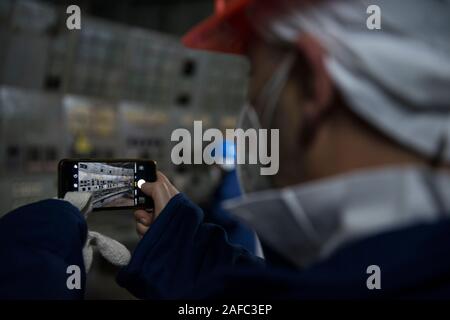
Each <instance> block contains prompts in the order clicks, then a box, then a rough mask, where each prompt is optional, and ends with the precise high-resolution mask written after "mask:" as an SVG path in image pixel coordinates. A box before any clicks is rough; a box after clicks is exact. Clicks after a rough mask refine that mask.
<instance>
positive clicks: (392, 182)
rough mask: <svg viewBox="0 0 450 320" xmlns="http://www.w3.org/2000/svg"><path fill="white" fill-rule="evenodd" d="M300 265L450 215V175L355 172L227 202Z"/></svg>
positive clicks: (408, 169)
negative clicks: (352, 244)
mask: <svg viewBox="0 0 450 320" xmlns="http://www.w3.org/2000/svg"><path fill="white" fill-rule="evenodd" d="M224 208H225V209H226V210H228V211H229V212H231V213H232V214H233V215H235V216H237V217H238V218H239V219H241V220H243V221H245V222H246V223H248V224H249V225H250V226H251V227H252V228H253V229H254V230H255V231H256V233H257V235H258V237H259V238H260V239H261V240H262V241H263V242H264V243H265V244H266V245H269V246H270V247H271V248H272V249H273V250H276V251H277V252H278V253H279V254H281V255H282V256H284V257H285V258H286V259H288V260H290V261H291V262H292V263H293V264H295V265H296V266H298V267H304V266H307V265H310V264H311V263H314V262H316V261H318V260H320V259H322V258H326V257H327V256H329V255H330V254H331V253H333V252H334V251H335V250H337V249H338V248H339V247H341V246H342V245H344V244H346V243H349V242H351V241H354V240H357V239H361V238H364V237H367V236H370V235H375V234H378V233H380V232H384V231H387V230H395V229H400V228H404V227H408V226H412V225H414V224H417V223H424V222H432V221H436V220H437V219H440V218H442V217H444V216H448V215H450V175H449V174H447V173H440V172H433V171H432V170H429V169H427V168H423V167H385V168H378V169H372V170H361V171H355V172H352V173H348V174H343V175H340V176H335V177H330V178H328V179H322V180H320V181H315V182H310V183H306V184H302V185H297V186H292V187H289V188H284V189H281V190H266V191H261V192H255V193H252V194H249V195H247V197H245V198H236V199H231V200H228V201H226V202H225V203H224Z"/></svg>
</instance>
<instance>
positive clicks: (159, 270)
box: [0, 0, 450, 299]
mask: <svg viewBox="0 0 450 320" xmlns="http://www.w3.org/2000/svg"><path fill="white" fill-rule="evenodd" d="M373 4H376V5H378V7H379V8H380V9H381V29H375V30H372V29H370V28H368V27H367V23H366V22H367V21H366V20H367V17H368V16H367V13H366V12H367V11H366V10H367V8H368V7H369V3H367V2H365V1H362V0H338V1H306V0H305V1H300V0H298V1H288V0H286V1H271V0H259V1H253V0H236V1H227V2H224V1H218V6H217V9H218V11H217V14H216V15H214V16H213V17H211V18H209V19H208V20H206V21H205V22H204V23H202V24H200V25H199V26H198V27H195V28H194V29H193V30H192V31H190V32H189V33H188V34H187V35H186V36H185V37H184V38H183V42H184V43H185V44H186V45H187V46H189V47H192V48H198V49H204V50H216V51H223V52H228V53H234V54H245V55H246V56H247V57H248V58H249V60H250V63H251V79H250V88H249V98H250V105H249V106H246V107H245V108H244V112H243V114H242V122H241V125H242V127H246V126H247V125H248V124H252V125H253V126H254V127H263V128H268V129H272V128H279V130H280V131H279V133H280V146H279V150H280V166H279V172H278V173H277V174H276V175H274V176H272V177H271V178H270V179H263V178H264V177H261V176H258V175H255V176H250V178H253V180H254V181H244V180H243V181H241V183H242V186H243V189H244V191H246V192H247V193H246V195H245V196H244V197H242V198H239V199H233V200H230V202H228V204H227V206H226V209H227V210H229V211H230V212H233V213H234V214H235V215H236V216H237V217H239V218H240V219H242V220H244V221H246V223H248V225H250V226H251V227H253V229H254V230H255V231H256V233H257V235H258V238H259V239H260V241H261V244H262V247H263V253H264V258H261V257H259V256H256V255H254V254H253V253H251V252H249V251H248V250H246V249H245V248H243V247H242V246H239V245H236V244H233V243H231V242H230V241H229V238H228V235H227V233H226V231H225V230H224V229H223V228H222V227H220V226H219V225H216V224H214V223H206V222H205V217H204V214H203V212H202V211H201V209H200V208H199V207H198V206H197V205H195V204H194V203H192V202H191V201H190V200H189V199H188V198H187V197H186V196H185V195H183V194H182V193H180V192H179V191H178V190H177V189H176V188H175V187H174V186H173V185H172V184H171V183H170V181H169V179H167V177H165V175H164V174H163V173H161V172H159V173H158V175H157V181H156V182H154V183H145V184H144V185H142V190H143V191H144V192H145V193H146V194H147V195H148V196H150V197H152V198H153V199H154V205H155V206H154V209H153V211H152V212H147V211H144V210H138V211H136V212H135V217H136V229H137V232H138V234H139V235H141V236H142V238H141V240H140V242H139V244H138V246H137V247H136V249H135V251H134V252H133V255H132V257H131V260H130V262H129V263H128V264H127V265H126V266H125V267H123V268H122V269H121V270H120V272H119V274H118V276H117V281H118V283H119V284H120V285H121V286H123V287H125V288H127V289H128V290H129V291H130V292H131V293H133V294H134V295H135V296H136V297H138V298H143V299H182V298H189V299H203V298H234V299H238V298H249V297H251V298H252V299H258V298H264V299H325V298H327V299H329V298H340V299H345V298H348V299H354V298H381V297H383V298H393V297H394V298H448V297H450V282H449V280H448V279H450V277H449V276H450V258H449V254H448V253H449V251H450V241H449V240H450V220H449V217H448V216H449V213H450V210H449V209H450V175H449V173H448V169H449V162H450V148H449V147H448V140H449V138H450V121H449V120H450V91H449V90H448V86H449V84H450V45H449V44H450V43H449V42H448V39H449V38H450V25H449V24H450V19H449V13H450V10H448V9H449V6H450V4H449V3H448V2H446V1H438V0H430V1H427V2H425V1H416V0H413V1H410V2H408V8H404V6H405V5H406V4H405V3H404V2H402V1H398V0H397V1H393V0H390V1H387V0H385V1H383V0H378V1H375V0H374V1H371V2H370V5H373ZM424 12H426V13H427V15H429V16H432V17H433V21H430V20H429V19H423V18H421V17H423V14H424ZM255 115H256V119H257V121H255ZM252 119H253V120H252ZM246 169H247V166H245V165H242V166H241V165H239V166H238V170H246ZM247 176H248V175H247ZM240 177H241V178H242V177H245V175H244V174H241V175H240ZM263 180H264V181H263ZM249 182H251V183H249ZM267 186H269V187H270V188H267ZM11 216H13V217H15V218H14V219H18V221H20V218H18V215H17V214H16V215H12V214H9V217H11ZM10 219H11V218H10ZM30 219H31V215H30ZM34 219H36V216H34ZM52 219H63V218H61V215H60V216H56V215H55V216H52ZM32 223H37V222H36V221H34V220H33V221H32ZM68 224H70V223H68ZM6 225H7V224H6V223H5V222H3V227H6ZM22 225H23V224H22ZM61 225H63V224H61ZM38 226H39V225H38ZM73 226H74V224H73V223H72V225H71V226H67V228H69V227H70V228H71V227H73ZM1 229H2V221H0V230H1ZM1 234H2V232H0V235H1ZM23 236H24V237H25V236H26V235H23ZM69 236H72V237H73V238H74V239H78V243H77V244H71V243H68V244H65V243H62V244H61V246H69V245H72V246H73V247H76V246H82V241H80V240H79V239H83V237H84V234H83V230H82V229H81V230H80V231H79V232H78V233H77V232H74V233H73V234H72V235H70V234H69ZM1 246H2V242H0V260H1V261H2V266H1V267H0V281H2V280H1V279H4V277H5V276H4V275H5V274H7V272H4V271H2V270H5V268H6V270H8V267H11V265H14V264H13V263H12V262H11V259H8V260H5V259H3V257H2V254H1V252H2V250H5V249H2V248H3V247H1ZM66 249H67V250H68V252H72V251H71V250H75V251H76V248H75V249H73V248H72V249H71V250H69V248H68V247H67V248H66ZM79 249H80V250H81V247H80V248H79ZM61 250H62V247H58V252H64V251H61ZM3 261H8V262H9V263H8V264H6V265H7V266H6V267H5V263H4V262H3ZM16 263H17V262H16Z"/></svg>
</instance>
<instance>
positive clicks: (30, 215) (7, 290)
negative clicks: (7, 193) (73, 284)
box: [0, 200, 87, 299]
mask: <svg viewBox="0 0 450 320" xmlns="http://www.w3.org/2000/svg"><path fill="white" fill-rule="evenodd" d="M86 236H87V226H86V222H85V220H84V218H83V217H82V215H81V214H80V212H79V211H78V209H77V208H75V207H74V206H72V205H71V204H70V203H68V202H65V201H61V200H44V201H40V202H37V203H34V204H30V205H27V206H24V207H21V208H19V209H16V210H14V211H12V212H10V213H8V214H6V215H5V216H3V217H2V218H1V219H0V299H81V298H83V296H84V288H85V282H86V276H85V271H84V262H83V256H82V248H83V245H84V242H85V240H86ZM71 265H76V266H78V267H79V268H80V270H81V272H80V275H81V281H80V282H81V289H73V290H69V289H68V288H67V284H66V283H67V279H68V277H69V276H70V274H67V268H68V267H69V266H71Z"/></svg>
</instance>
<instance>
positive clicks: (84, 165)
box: [59, 160, 156, 209]
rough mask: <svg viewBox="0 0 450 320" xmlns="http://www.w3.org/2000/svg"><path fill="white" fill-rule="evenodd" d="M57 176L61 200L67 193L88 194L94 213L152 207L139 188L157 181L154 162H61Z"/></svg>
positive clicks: (149, 200)
mask: <svg viewBox="0 0 450 320" xmlns="http://www.w3.org/2000/svg"><path fill="white" fill-rule="evenodd" d="M59 172H60V173H59V175H60V177H59V180H60V184H59V185H60V190H59V193H60V195H59V196H60V197H63V196H64V194H65V193H66V192H68V191H83V192H91V193H92V197H93V199H92V201H93V207H94V209H120V208H135V207H149V206H151V199H149V198H148V197H146V196H145V195H144V193H143V192H142V191H141V189H140V186H141V184H143V183H145V182H151V181H155V180H156V167H155V163H154V162H153V161H145V160H106V161H94V160H63V161H61V163H60V168H59Z"/></svg>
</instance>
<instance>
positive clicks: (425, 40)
mask: <svg viewBox="0 0 450 320" xmlns="http://www.w3.org/2000/svg"><path fill="white" fill-rule="evenodd" d="M299 2H301V1H299ZM372 4H375V5H378V6H379V7H380V9H381V30H369V29H368V28H367V26H366V20H367V18H368V17H369V15H370V14H368V13H366V10H367V8H368V6H369V5H372ZM265 27H266V29H267V30H264V32H265V34H266V35H269V36H272V37H276V38H277V39H279V40H282V41H287V42H291V43H294V42H296V41H297V39H298V37H299V34H300V33H301V32H307V33H309V34H311V35H313V36H314V37H315V38H316V39H317V40H318V41H319V42H320V43H321V45H322V46H323V47H324V48H325V50H326V51H327V57H326V61H325V65H326V68H327V70H328V72H329V73H330V76H331V77H332V79H333V80H334V82H335V83H336V85H337V87H338V88H339V89H340V91H341V92H342V94H343V96H344V97H345V99H346V101H347V102H348V104H349V107H350V108H351V109H352V110H353V111H354V112H355V113H356V114H358V115H359V116H360V117H361V118H363V119H365V120H366V121H368V122H370V123H371V124H373V125H374V126H375V127H377V128H378V129H379V130H381V131H382V132H384V133H385V134H387V135H388V136H390V137H392V138H393V139H395V140H397V141H398V142H399V143H401V144H403V145H405V146H408V147H410V148H412V149H413V150H415V151H417V152H419V153H421V154H423V155H425V156H428V157H430V158H431V157H433V156H434V155H436V154H437V153H438V152H439V149H440V148H441V146H442V142H443V141H447V144H448V147H447V148H446V150H444V151H443V152H444V153H443V154H442V157H443V160H445V161H447V162H449V161H450V1H448V0H426V1H424V0H408V1H402V0H371V1H364V0H336V1H324V2H322V3H321V4H319V5H316V6H311V7H308V8H307V9H305V8H303V9H300V8H299V9H298V10H295V8H294V10H292V8H290V10H289V11H288V12H286V13H285V14H284V15H281V16H279V18H277V19H275V20H273V21H271V22H270V25H267V26H265ZM445 139H446V140H445Z"/></svg>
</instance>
